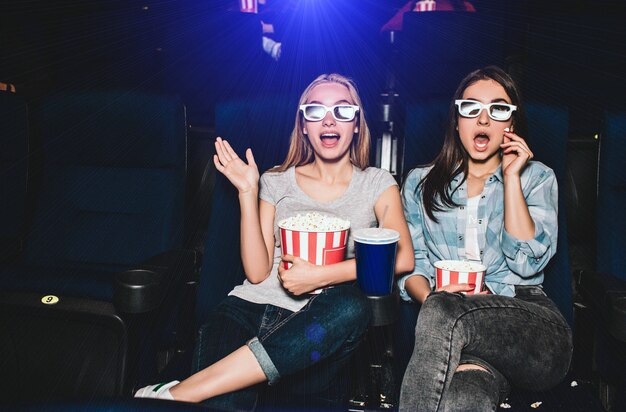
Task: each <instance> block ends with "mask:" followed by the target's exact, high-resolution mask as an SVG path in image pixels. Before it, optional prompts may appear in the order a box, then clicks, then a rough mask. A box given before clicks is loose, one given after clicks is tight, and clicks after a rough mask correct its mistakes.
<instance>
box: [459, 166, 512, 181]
mask: <svg viewBox="0 0 626 412" xmlns="http://www.w3.org/2000/svg"><path fill="white" fill-rule="evenodd" d="M464 176H465V174H464V173H463V172H461V173H459V174H458V175H456V176H454V178H452V181H453V182H457V183H458V182H460V181H461V180H462V179H463V177H464ZM492 176H493V177H495V178H496V179H498V181H499V182H500V183H503V182H504V176H503V174H502V164H500V166H498V168H497V169H496V171H495V172H493V174H492Z"/></svg>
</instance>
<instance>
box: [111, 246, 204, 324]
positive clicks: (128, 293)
mask: <svg viewBox="0 0 626 412" xmlns="http://www.w3.org/2000/svg"><path fill="white" fill-rule="evenodd" d="M197 261H198V255H197V253H195V252H194V251H191V250H186V249H176V250H171V251H167V252H163V253H160V254H158V255H156V256H153V257H151V258H150V259H148V260H146V261H145V262H143V263H141V264H139V265H137V266H135V267H133V268H131V269H128V270H125V271H124V272H120V273H117V274H116V275H115V282H114V285H113V302H114V304H115V308H116V309H117V310H119V311H120V312H122V313H130V314H138V313H145V312H150V311H152V310H154V309H156V308H158V307H159V306H160V305H161V304H162V303H163V301H164V299H165V297H166V295H167V294H168V291H171V290H172V289H173V288H176V287H178V286H179V285H181V284H183V283H185V282H192V281H194V280H195V278H196V277H197Z"/></svg>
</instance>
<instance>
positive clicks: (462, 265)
mask: <svg viewBox="0 0 626 412" xmlns="http://www.w3.org/2000/svg"><path fill="white" fill-rule="evenodd" d="M440 262H441V263H440V264H439V265H437V267H438V268H440V269H443V270H451V271H455V272H481V271H484V270H485V267H484V266H483V265H482V264H480V263H477V262H470V261H468V260H443V261H440Z"/></svg>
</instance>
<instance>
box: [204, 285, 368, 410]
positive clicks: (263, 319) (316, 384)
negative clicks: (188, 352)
mask: <svg viewBox="0 0 626 412" xmlns="http://www.w3.org/2000/svg"><path fill="white" fill-rule="evenodd" d="M370 317H371V313H370V308H369V303H368V301H367V298H366V297H365V296H364V295H363V294H362V293H361V292H360V291H359V290H358V289H357V288H356V287H354V286H351V285H338V286H335V287H333V288H329V289H325V290H324V291H322V293H320V294H319V295H313V296H312V297H311V299H310V300H309V302H308V303H307V305H306V306H305V307H304V308H302V309H301V310H299V311H298V312H292V311H289V310H287V309H283V308H279V307H276V306H273V305H261V304H256V303H252V302H248V301H245V300H243V299H240V298H237V297H233V296H229V297H227V298H226V299H225V300H224V301H223V302H221V303H220V304H219V305H218V307H217V308H216V309H215V310H214V312H213V313H212V314H211V316H210V318H209V320H208V322H207V323H206V324H205V325H203V326H202V328H201V329H200V333H199V336H198V341H197V346H196V353H195V356H194V363H193V372H197V371H199V370H201V369H204V368H206V367H207V366H209V365H211V364H213V363H215V362H217V361H218V360H220V359H222V358H223V357H225V356H226V355H228V354H230V353H232V352H233V351H234V350H235V349H237V348H239V347H241V346H243V345H246V344H247V345H248V347H249V348H250V349H251V350H252V352H253V353H254V355H255V356H256V358H257V360H258V362H259V365H260V366H261V368H262V369H263V371H264V372H265V375H266V377H267V378H268V382H269V384H270V385H271V386H274V385H277V384H278V381H279V380H280V379H281V378H283V377H288V378H287V379H284V382H281V383H280V384H278V385H280V386H281V387H282V386H284V385H286V386H287V387H286V388H284V391H285V392H287V391H296V392H303V393H313V392H324V391H327V390H329V389H332V388H331V382H333V380H334V378H335V377H336V376H337V375H338V373H339V371H340V369H341V368H342V367H343V366H344V365H346V364H347V361H348V360H349V356H350V354H352V352H353V351H354V349H355V348H356V347H357V346H358V344H359V343H360V341H361V338H362V337H363V335H364V333H365V331H366V330H367V326H368V324H369V320H370ZM263 386H264V385H256V386H254V387H250V388H245V389H242V390H239V391H236V392H232V393H228V394H224V395H220V396H217V397H215V398H212V399H209V400H207V401H206V402H205V404H207V405H209V406H211V407H214V408H221V409H236V410H251V409H253V408H254V407H255V405H256V403H257V399H258V395H259V390H260V389H262V388H263ZM281 389H282V388H281ZM329 402H330V403H332V400H329Z"/></svg>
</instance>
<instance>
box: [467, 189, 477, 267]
mask: <svg viewBox="0 0 626 412" xmlns="http://www.w3.org/2000/svg"><path fill="white" fill-rule="evenodd" d="M479 200H480V195H478V196H473V197H470V198H468V199H467V207H466V210H467V218H466V220H465V221H466V226H465V257H466V258H467V259H468V260H480V248H479V247H478V201H479Z"/></svg>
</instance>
